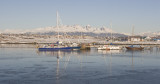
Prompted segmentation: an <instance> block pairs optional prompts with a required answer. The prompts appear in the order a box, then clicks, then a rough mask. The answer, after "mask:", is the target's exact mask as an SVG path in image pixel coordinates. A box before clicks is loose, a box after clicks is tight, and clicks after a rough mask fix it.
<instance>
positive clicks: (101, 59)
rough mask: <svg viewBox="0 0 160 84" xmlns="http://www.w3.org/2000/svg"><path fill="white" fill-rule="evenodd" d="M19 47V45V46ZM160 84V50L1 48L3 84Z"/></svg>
mask: <svg viewBox="0 0 160 84" xmlns="http://www.w3.org/2000/svg"><path fill="white" fill-rule="evenodd" d="M18 46H19V45H18ZM151 83H152V84H160V50H158V49H156V48H153V50H144V51H133V52H132V51H118V50H112V51H98V50H96V49H94V48H93V49H91V50H90V51H55V52H39V51H37V49H36V48H32V47H27V48H26V47H23V48H20V47H19V48H17V47H12V48H10V47H7V48H0V84H151Z"/></svg>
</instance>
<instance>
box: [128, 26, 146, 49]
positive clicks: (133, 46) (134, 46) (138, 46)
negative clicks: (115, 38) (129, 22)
mask: <svg viewBox="0 0 160 84" xmlns="http://www.w3.org/2000/svg"><path fill="white" fill-rule="evenodd" d="M133 35H134V25H133V28H132V36H133ZM131 42H132V40H131ZM126 49H127V50H143V49H144V47H141V46H140V45H137V46H136V45H133V44H132V45H131V46H128V47H126Z"/></svg>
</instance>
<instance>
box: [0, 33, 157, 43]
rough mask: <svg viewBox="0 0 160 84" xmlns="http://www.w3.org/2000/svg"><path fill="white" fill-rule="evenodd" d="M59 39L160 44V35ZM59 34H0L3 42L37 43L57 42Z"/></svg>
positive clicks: (65, 41)
mask: <svg viewBox="0 0 160 84" xmlns="http://www.w3.org/2000/svg"><path fill="white" fill-rule="evenodd" d="M59 39H60V40H61V41H62V42H64V43H73V42H75V43H98V44H105V43H110V42H111V41H112V42H113V43H122V44H123V43H124V44H127V43H130V42H134V43H143V44H160V36H154V37H150V36H125V37H110V36H108V37H107V36H106V37H98V36H97V37H94V36H87V35H84V36H79V35H59ZM55 42H57V35H41V34H0V43H1V44H7V43H8V44H9V43H10V44H23V43H24V44H35V43H55Z"/></svg>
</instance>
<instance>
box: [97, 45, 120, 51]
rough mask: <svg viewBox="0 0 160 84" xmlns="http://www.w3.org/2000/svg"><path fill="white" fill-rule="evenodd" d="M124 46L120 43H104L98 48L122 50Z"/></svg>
mask: <svg viewBox="0 0 160 84" xmlns="http://www.w3.org/2000/svg"><path fill="white" fill-rule="evenodd" d="M122 48H123V47H121V46H118V45H103V46H99V47H98V48H97V49H98V50H121V49H122Z"/></svg>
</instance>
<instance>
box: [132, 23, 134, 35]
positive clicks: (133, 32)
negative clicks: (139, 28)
mask: <svg viewBox="0 0 160 84" xmlns="http://www.w3.org/2000/svg"><path fill="white" fill-rule="evenodd" d="M132 36H134V25H133V27H132Z"/></svg>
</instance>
